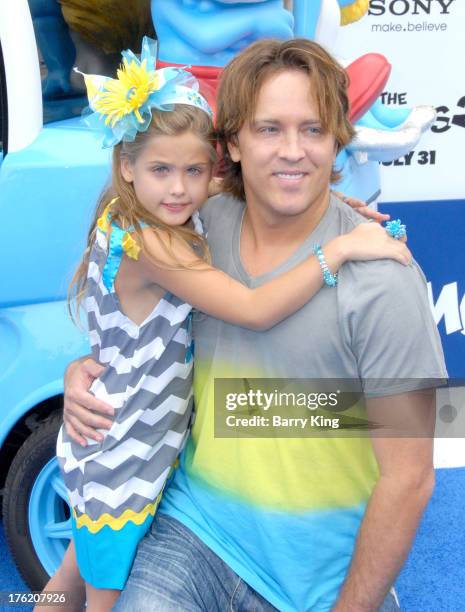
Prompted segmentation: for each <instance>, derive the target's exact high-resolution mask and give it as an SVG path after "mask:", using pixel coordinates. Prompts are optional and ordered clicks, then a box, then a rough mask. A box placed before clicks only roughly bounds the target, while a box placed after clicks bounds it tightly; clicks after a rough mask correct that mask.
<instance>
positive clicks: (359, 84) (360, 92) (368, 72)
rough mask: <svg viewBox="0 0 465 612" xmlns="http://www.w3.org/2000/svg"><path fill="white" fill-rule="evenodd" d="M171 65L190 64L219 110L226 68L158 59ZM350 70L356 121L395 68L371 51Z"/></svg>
mask: <svg viewBox="0 0 465 612" xmlns="http://www.w3.org/2000/svg"><path fill="white" fill-rule="evenodd" d="M167 66H178V67H179V68H184V67H186V68H188V70H189V72H192V74H193V75H194V76H195V77H196V78H197V79H198V81H199V83H200V92H201V93H202V95H203V96H204V97H205V98H206V99H207V101H208V103H209V104H210V106H211V107H212V109H213V112H215V111H216V103H215V97H216V89H217V87H218V82H219V78H220V75H221V72H222V68H217V67H216V66H181V65H180V64H169V63H166V62H160V61H159V62H157V68H165V67H167ZM346 71H347V74H348V75H349V88H348V94H349V102H350V120H351V121H352V123H355V122H356V121H357V120H358V119H360V117H361V116H362V115H364V114H365V113H366V111H367V110H368V109H369V108H370V106H371V105H372V104H373V103H374V101H375V100H376V99H377V98H378V97H379V95H380V93H381V92H382V91H383V89H384V86H385V85H386V82H387V80H388V78H389V74H390V72H391V65H390V64H389V62H388V61H387V59H386V58H385V57H384V55H380V54H379V53H367V54H366V55H362V56H361V57H359V58H357V59H356V60H355V61H354V62H352V63H351V64H350V65H349V66H347V68H346Z"/></svg>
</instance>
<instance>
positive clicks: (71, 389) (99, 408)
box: [63, 358, 114, 446]
mask: <svg viewBox="0 0 465 612" xmlns="http://www.w3.org/2000/svg"><path fill="white" fill-rule="evenodd" d="M103 370H104V368H103V366H101V365H100V364H99V363H97V362H96V361H94V360H93V359H90V358H86V359H84V360H82V359H80V360H78V361H73V362H72V363H71V364H70V365H69V366H68V369H67V370H66V373H65V385H64V386H65V396H64V409H63V421H64V424H65V428H66V432H67V434H68V435H69V437H70V438H71V439H72V440H74V442H77V443H78V444H80V445H81V446H87V440H86V437H87V438H91V439H92V440H97V442H101V441H102V440H103V436H102V434H101V433H99V432H98V431H97V429H110V427H111V425H112V421H110V420H109V419H104V418H103V417H101V416H98V415H99V414H106V415H113V414H114V410H113V408H112V407H111V406H109V405H108V404H105V402H102V401H101V400H99V399H97V398H96V397H95V396H94V395H92V393H89V388H90V386H91V384H92V383H93V381H94V380H95V379H96V378H97V377H98V376H100V374H101V373H102V372H103ZM95 413H97V414H95Z"/></svg>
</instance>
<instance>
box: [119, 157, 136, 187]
mask: <svg viewBox="0 0 465 612" xmlns="http://www.w3.org/2000/svg"><path fill="white" fill-rule="evenodd" d="M120 170H121V176H122V177H123V178H124V180H125V181H126V183H132V181H133V180H134V173H133V170H132V164H131V162H130V161H129V160H128V159H127V158H126V157H125V158H123V159H122V160H121V165H120Z"/></svg>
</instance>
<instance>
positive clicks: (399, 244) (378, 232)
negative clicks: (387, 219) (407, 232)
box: [336, 223, 412, 266]
mask: <svg viewBox="0 0 465 612" xmlns="http://www.w3.org/2000/svg"><path fill="white" fill-rule="evenodd" d="M336 240H339V241H340V245H339V246H340V249H341V252H342V256H343V259H344V261H350V260H352V261H367V260H371V259H394V260H395V261H398V262H399V263H401V264H403V265H404V266H407V265H408V264H410V263H411V261H412V254H411V252H410V251H409V249H408V248H407V246H406V245H405V241H406V238H404V239H402V240H395V239H394V238H391V236H389V234H388V233H387V232H386V229H385V228H384V227H381V225H379V224H378V223H361V224H360V225H357V227H356V228H355V229H353V230H352V231H351V232H350V233H349V234H345V235H344V236H339V238H337V239H336Z"/></svg>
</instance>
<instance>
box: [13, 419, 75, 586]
mask: <svg viewBox="0 0 465 612" xmlns="http://www.w3.org/2000/svg"><path fill="white" fill-rule="evenodd" d="M61 423H62V417H61V413H54V414H53V415H51V416H50V417H49V418H48V419H46V420H45V421H44V422H43V423H41V425H40V427H38V428H37V429H36V430H35V431H34V432H33V433H32V434H31V435H30V436H29V437H28V438H27V440H26V441H25V442H24V444H23V445H22V446H21V448H20V449H19V451H18V452H17V454H16V456H15V458H14V460H13V462H12V464H11V467H10V469H9V471H8V476H7V479H6V483H5V493H4V498H3V524H4V528H5V535H6V539H7V541H8V544H9V547H10V550H11V553H12V556H13V558H14V560H15V562H16V565H17V567H18V569H19V571H20V573H21V575H22V577H23V579H24V580H25V582H26V583H27V584H28V586H29V587H30V589H31V590H34V591H40V590H42V588H43V587H44V585H45V584H46V582H47V581H48V579H49V577H50V576H51V575H52V574H53V573H54V572H55V571H56V570H57V568H58V567H59V565H60V563H61V560H62V558H63V555H64V553H65V550H66V548H67V546H68V544H69V540H70V538H71V519H70V507H69V503H68V498H67V494H66V489H65V485H64V482H63V479H62V477H61V474H60V469H59V466H58V461H57V459H56V456H55V454H56V440H57V435H58V430H59V429H60V426H61Z"/></svg>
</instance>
